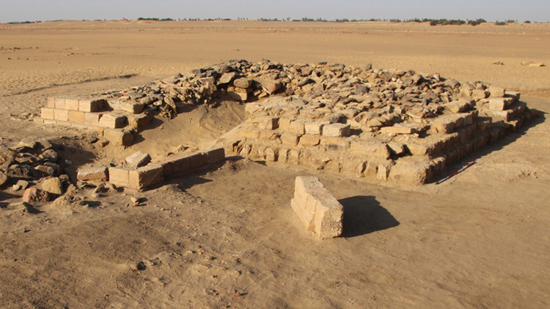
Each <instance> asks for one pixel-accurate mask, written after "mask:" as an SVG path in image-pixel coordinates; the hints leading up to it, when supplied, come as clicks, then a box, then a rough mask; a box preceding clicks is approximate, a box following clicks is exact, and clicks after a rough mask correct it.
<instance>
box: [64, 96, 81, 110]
mask: <svg viewBox="0 0 550 309" xmlns="http://www.w3.org/2000/svg"><path fill="white" fill-rule="evenodd" d="M65 109H66V110H68V111H77V110H78V99H70V98H66V99H65Z"/></svg>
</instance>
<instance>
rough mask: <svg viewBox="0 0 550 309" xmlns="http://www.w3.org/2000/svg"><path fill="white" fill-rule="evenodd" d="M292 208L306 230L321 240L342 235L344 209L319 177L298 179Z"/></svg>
mask: <svg viewBox="0 0 550 309" xmlns="http://www.w3.org/2000/svg"><path fill="white" fill-rule="evenodd" d="M291 206H292V209H294V211H295V212H296V214H297V215H298V217H299V218H300V220H301V221H302V223H303V224H304V226H305V227H306V229H307V230H308V231H312V232H314V233H315V234H317V236H319V237H320V238H323V239H326V238H333V237H338V236H340V235H342V228H343V217H344V207H343V206H342V204H340V203H339V202H338V201H337V200H336V198H334V196H333V195H332V194H331V193H330V192H329V191H328V190H327V189H326V188H325V187H324V186H323V184H322V183H321V182H320V181H319V179H318V178H317V177H311V176H309V177H300V176H299V177H296V184H295V191H294V198H293V199H292V200H291Z"/></svg>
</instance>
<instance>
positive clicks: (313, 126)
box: [305, 122, 324, 135]
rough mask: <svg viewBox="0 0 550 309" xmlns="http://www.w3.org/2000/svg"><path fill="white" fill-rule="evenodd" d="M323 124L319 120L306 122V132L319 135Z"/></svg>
mask: <svg viewBox="0 0 550 309" xmlns="http://www.w3.org/2000/svg"><path fill="white" fill-rule="evenodd" d="M323 125H324V124H323V123H321V122H306V124H305V129H306V134H314V135H321V134H322V132H323V131H322V130H323Z"/></svg>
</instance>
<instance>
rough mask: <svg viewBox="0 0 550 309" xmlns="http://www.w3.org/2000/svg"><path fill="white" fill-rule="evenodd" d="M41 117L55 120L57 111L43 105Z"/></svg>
mask: <svg viewBox="0 0 550 309" xmlns="http://www.w3.org/2000/svg"><path fill="white" fill-rule="evenodd" d="M40 117H42V119H48V120H54V119H55V113H54V109H53V108H48V107H43V108H41V109H40Z"/></svg>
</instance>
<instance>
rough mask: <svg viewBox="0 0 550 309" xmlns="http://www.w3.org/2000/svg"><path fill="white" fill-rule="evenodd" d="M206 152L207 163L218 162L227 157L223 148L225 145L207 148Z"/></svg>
mask: <svg viewBox="0 0 550 309" xmlns="http://www.w3.org/2000/svg"><path fill="white" fill-rule="evenodd" d="M204 154H205V155H206V158H207V160H206V163H207V164H214V163H218V162H220V161H223V160H224V159H225V149H223V147H218V148H214V149H210V150H206V151H204Z"/></svg>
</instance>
